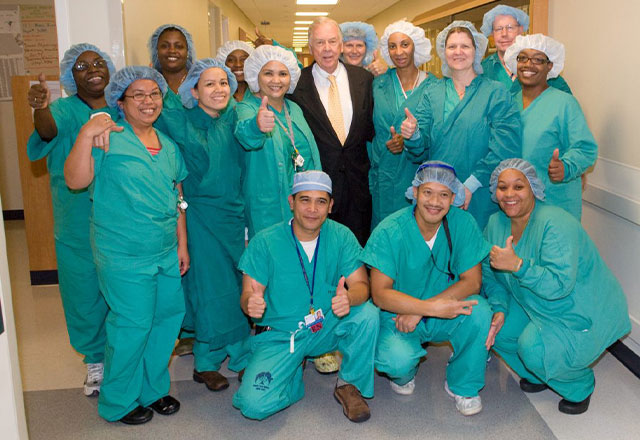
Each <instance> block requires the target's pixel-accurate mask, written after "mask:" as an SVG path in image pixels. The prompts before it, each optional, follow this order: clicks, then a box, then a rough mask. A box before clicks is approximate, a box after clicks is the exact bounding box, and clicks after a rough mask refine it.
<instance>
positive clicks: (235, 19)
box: [210, 0, 257, 40]
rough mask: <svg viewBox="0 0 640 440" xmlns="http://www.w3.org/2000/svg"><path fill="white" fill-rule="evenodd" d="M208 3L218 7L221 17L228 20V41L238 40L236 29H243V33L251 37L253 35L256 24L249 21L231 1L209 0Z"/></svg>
mask: <svg viewBox="0 0 640 440" xmlns="http://www.w3.org/2000/svg"><path fill="white" fill-rule="evenodd" d="M210 3H211V4H214V5H216V6H217V7H219V8H220V10H221V13H222V15H224V16H225V17H227V18H228V19H229V40H237V39H238V28H242V29H244V31H245V32H247V33H249V34H251V35H254V34H255V27H256V25H257V23H253V22H252V21H251V20H249V18H247V16H246V15H244V13H243V12H242V11H241V10H240V9H239V8H238V7H237V6H236V4H235V3H234V2H233V0H211V1H210Z"/></svg>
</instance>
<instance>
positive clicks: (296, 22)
mask: <svg viewBox="0 0 640 440" xmlns="http://www.w3.org/2000/svg"><path fill="white" fill-rule="evenodd" d="M293 23H294V24H311V23H313V21H311V20H296V21H294V22H293Z"/></svg>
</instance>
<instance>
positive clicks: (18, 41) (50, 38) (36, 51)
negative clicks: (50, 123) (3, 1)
mask: <svg viewBox="0 0 640 440" xmlns="http://www.w3.org/2000/svg"><path fill="white" fill-rule="evenodd" d="M39 73H45V74H48V75H57V74H58V73H59V72H58V37H57V32H56V20H55V11H54V9H53V2H52V4H51V6H47V5H0V100H2V101H9V100H11V77H12V76H15V75H37V74H39Z"/></svg>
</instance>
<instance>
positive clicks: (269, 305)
mask: <svg viewBox="0 0 640 440" xmlns="http://www.w3.org/2000/svg"><path fill="white" fill-rule="evenodd" d="M296 246H298V249H299V250H300V255H301V256H302V261H303V263H304V266H305V270H306V271H307V277H308V278H309V284H312V278H313V271H314V261H313V260H312V261H311V262H310V261H309V259H308V258H307V254H306V253H305V252H304V250H303V249H302V245H301V244H300V242H299V241H298V239H297V238H294V236H293V235H292V233H291V224H290V222H289V221H285V222H281V223H279V224H277V225H274V226H272V227H270V228H268V229H265V230H264V231H262V232H260V233H258V234H257V235H256V236H255V237H254V238H253V240H251V241H250V242H249V246H248V247H247V249H246V250H245V251H244V254H242V258H241V259H240V265H239V268H240V270H241V271H242V272H244V273H246V274H247V275H249V276H250V277H251V278H253V279H255V280H256V281H258V282H259V283H260V284H262V285H264V286H266V290H265V294H264V300H265V302H266V308H265V311H264V315H263V317H262V318H261V319H254V320H253V321H254V322H255V323H256V324H258V325H264V326H270V327H273V328H275V329H278V330H283V331H290V332H293V331H295V330H297V329H298V323H299V322H301V321H304V316H305V315H307V314H308V313H309V308H310V305H311V301H310V299H311V295H310V292H309V288H307V284H306V282H305V278H304V275H303V272H302V267H301V266H300V259H299V258H298V253H297V252H296ZM319 246H320V247H319V249H318V253H317V257H316V258H317V259H318V261H317V264H315V268H316V269H315V270H316V274H315V284H314V287H313V307H314V308H315V310H318V309H322V312H323V313H324V315H325V316H327V315H328V314H329V313H331V299H332V298H333V297H334V296H335V294H336V288H337V287H338V281H339V280H340V277H341V276H344V277H345V278H347V277H349V275H351V274H352V273H353V272H355V271H356V270H357V269H358V268H359V267H360V266H362V261H361V260H360V254H361V252H362V248H361V247H360V245H359V244H358V240H357V239H356V237H355V236H354V235H353V233H352V232H351V231H350V230H349V229H348V228H347V227H346V226H344V225H341V224H340V223H337V222H334V221H333V220H329V219H327V220H326V221H325V222H324V224H323V225H322V229H321V230H320V235H319Z"/></svg>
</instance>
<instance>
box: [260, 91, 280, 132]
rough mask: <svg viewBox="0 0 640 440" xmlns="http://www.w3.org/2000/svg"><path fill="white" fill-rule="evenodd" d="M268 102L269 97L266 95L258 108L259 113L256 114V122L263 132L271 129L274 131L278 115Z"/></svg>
mask: <svg viewBox="0 0 640 440" xmlns="http://www.w3.org/2000/svg"><path fill="white" fill-rule="evenodd" d="M268 103H269V99H267V97H266V96H265V97H263V98H262V103H261V104H260V107H259V108H258V115H257V116H256V122H257V123H258V128H259V129H260V131H261V132H263V133H270V132H271V131H273V128H274V127H275V126H276V116H275V114H274V113H273V112H272V111H271V110H269V108H268V107H267V105H268Z"/></svg>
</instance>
